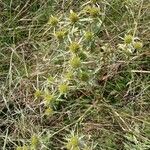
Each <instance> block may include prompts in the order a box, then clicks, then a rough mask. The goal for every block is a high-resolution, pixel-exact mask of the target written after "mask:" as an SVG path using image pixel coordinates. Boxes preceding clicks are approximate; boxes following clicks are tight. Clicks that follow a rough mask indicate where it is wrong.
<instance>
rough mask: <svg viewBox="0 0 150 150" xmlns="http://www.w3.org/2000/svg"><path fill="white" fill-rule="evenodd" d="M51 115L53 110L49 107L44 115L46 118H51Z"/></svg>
mask: <svg viewBox="0 0 150 150" xmlns="http://www.w3.org/2000/svg"><path fill="white" fill-rule="evenodd" d="M53 113H54V110H53V109H52V108H51V107H49V108H47V109H46V110H45V112H44V115H46V116H52V115H53Z"/></svg>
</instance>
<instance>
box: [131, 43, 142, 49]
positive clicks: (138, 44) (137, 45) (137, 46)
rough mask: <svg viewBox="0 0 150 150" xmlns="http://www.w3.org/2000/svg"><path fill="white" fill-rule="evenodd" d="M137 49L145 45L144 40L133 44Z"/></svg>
mask: <svg viewBox="0 0 150 150" xmlns="http://www.w3.org/2000/svg"><path fill="white" fill-rule="evenodd" d="M133 46H134V48H135V49H141V48H142V47H143V43H142V42H135V43H134V44H133Z"/></svg>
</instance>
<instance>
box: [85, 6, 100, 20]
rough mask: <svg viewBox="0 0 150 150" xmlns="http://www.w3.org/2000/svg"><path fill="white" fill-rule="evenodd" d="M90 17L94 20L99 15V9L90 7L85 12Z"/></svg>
mask: <svg viewBox="0 0 150 150" xmlns="http://www.w3.org/2000/svg"><path fill="white" fill-rule="evenodd" d="M87 12H88V13H89V14H90V16H91V17H93V18H95V17H97V16H98V15H99V13H100V8H99V7H95V6H94V7H90V8H89V10H88V11H87Z"/></svg>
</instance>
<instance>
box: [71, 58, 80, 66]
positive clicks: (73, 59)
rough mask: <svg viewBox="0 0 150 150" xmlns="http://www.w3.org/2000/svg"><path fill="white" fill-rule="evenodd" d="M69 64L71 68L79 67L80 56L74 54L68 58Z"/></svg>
mask: <svg viewBox="0 0 150 150" xmlns="http://www.w3.org/2000/svg"><path fill="white" fill-rule="evenodd" d="M70 65H71V67H72V68H75V69H77V68H79V67H80V66H81V60H80V57H78V56H74V57H73V58H72V59H71V60H70Z"/></svg>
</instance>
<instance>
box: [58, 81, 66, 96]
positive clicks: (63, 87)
mask: <svg viewBox="0 0 150 150" xmlns="http://www.w3.org/2000/svg"><path fill="white" fill-rule="evenodd" d="M58 89H59V92H60V93H61V94H66V93H68V91H69V86H68V85H67V84H65V83H63V84H60V85H59V87H58Z"/></svg>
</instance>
